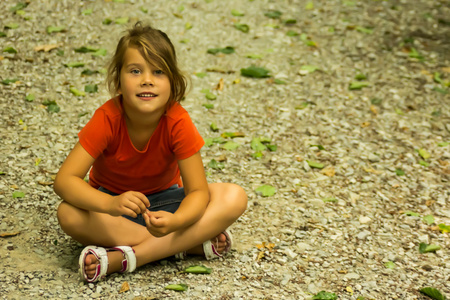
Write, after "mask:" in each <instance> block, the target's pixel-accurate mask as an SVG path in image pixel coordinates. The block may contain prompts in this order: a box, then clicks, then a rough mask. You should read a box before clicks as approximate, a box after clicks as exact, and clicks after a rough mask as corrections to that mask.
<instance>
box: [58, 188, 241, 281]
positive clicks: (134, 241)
mask: <svg viewBox="0 0 450 300" xmlns="http://www.w3.org/2000/svg"><path fill="white" fill-rule="evenodd" d="M209 189H210V194H211V199H210V202H209V204H208V207H207V208H206V211H205V213H204V215H203V216H202V218H201V219H200V220H199V221H198V222H196V223H195V224H193V225H191V226H189V227H188V228H185V229H183V230H179V231H176V232H173V233H171V234H168V235H166V236H164V237H160V238H156V237H154V236H152V235H151V234H150V233H149V232H148V231H147V229H146V227H144V226H141V225H138V224H136V223H134V222H132V221H129V220H127V219H125V218H123V217H113V216H110V215H108V214H102V213H95V212H90V211H85V210H82V209H79V208H76V207H74V206H72V205H70V204H68V203H66V202H62V203H61V205H60V206H59V208H58V219H59V222H60V224H61V227H62V229H63V230H64V231H65V232H66V233H67V234H68V235H70V236H72V237H73V238H74V239H75V240H77V241H78V242H80V243H82V244H84V245H97V246H102V247H113V246H131V247H133V249H134V251H135V254H136V260H137V266H138V267H139V266H142V265H144V264H147V263H149V262H152V261H156V260H160V259H163V258H165V257H169V256H172V255H174V254H176V253H179V252H182V251H186V250H188V252H189V253H198V252H199V251H201V249H200V247H199V245H202V243H203V242H204V241H206V240H208V239H212V242H214V243H215V242H216V237H217V239H218V241H219V246H220V247H219V248H221V249H222V250H223V248H224V246H225V241H224V238H225V237H224V236H223V235H222V234H220V233H221V232H222V231H223V230H225V229H226V228H227V227H228V226H230V225H231V224H233V223H234V222H235V221H236V219H237V218H239V216H240V215H241V214H242V213H243V212H244V211H245V209H246V207H247V195H246V194H245V191H244V190H243V189H242V188H241V187H239V186H237V185H234V184H227V183H213V184H210V185H209ZM190 249H191V250H192V251H189V250H190ZM219 251H220V250H219ZM198 254H200V253H198ZM108 257H109V267H108V274H110V273H113V272H117V271H119V270H120V267H121V266H120V261H121V260H122V259H123V257H122V254H121V253H120V252H118V251H116V252H108ZM96 264H97V260H96V259H95V258H94V256H93V255H88V256H87V257H86V272H87V273H88V274H90V273H91V272H90V271H92V274H94V271H93V270H94V269H95V265H96Z"/></svg>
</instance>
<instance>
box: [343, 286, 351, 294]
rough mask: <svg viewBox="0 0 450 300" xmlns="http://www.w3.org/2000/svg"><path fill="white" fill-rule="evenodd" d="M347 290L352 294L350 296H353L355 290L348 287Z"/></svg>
mask: <svg viewBox="0 0 450 300" xmlns="http://www.w3.org/2000/svg"><path fill="white" fill-rule="evenodd" d="M345 290H346V291H347V292H348V293H349V294H350V296H353V289H352V288H351V287H350V286H348V287H346V288H345Z"/></svg>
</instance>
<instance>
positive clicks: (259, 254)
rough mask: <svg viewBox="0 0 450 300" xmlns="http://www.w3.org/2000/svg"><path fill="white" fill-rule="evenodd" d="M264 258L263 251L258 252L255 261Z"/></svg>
mask: <svg viewBox="0 0 450 300" xmlns="http://www.w3.org/2000/svg"><path fill="white" fill-rule="evenodd" d="M263 257H264V251H260V252H259V253H258V257H257V258H256V260H257V261H260V260H261V259H262V258H263Z"/></svg>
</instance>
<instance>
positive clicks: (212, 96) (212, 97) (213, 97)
mask: <svg viewBox="0 0 450 300" xmlns="http://www.w3.org/2000/svg"><path fill="white" fill-rule="evenodd" d="M205 97H206V99H208V100H216V99H217V96H216V95H214V94H213V93H211V92H208V93H206V94H205Z"/></svg>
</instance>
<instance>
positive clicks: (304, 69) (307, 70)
mask: <svg viewBox="0 0 450 300" xmlns="http://www.w3.org/2000/svg"><path fill="white" fill-rule="evenodd" d="M316 70H319V67H317V66H311V65H304V66H301V67H300V71H299V74H300V75H306V74H308V73H312V72H314V71H316Z"/></svg>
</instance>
